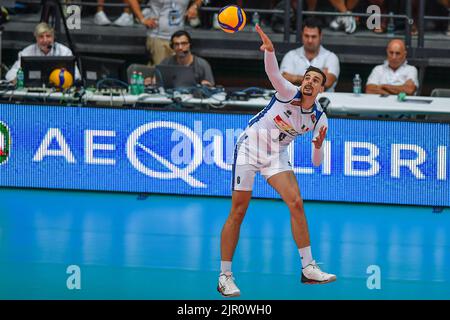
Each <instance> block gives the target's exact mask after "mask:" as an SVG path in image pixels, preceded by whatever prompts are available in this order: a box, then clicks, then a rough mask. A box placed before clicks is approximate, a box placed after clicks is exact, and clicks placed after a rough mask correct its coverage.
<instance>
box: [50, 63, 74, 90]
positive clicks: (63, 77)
mask: <svg viewBox="0 0 450 320" xmlns="http://www.w3.org/2000/svg"><path fill="white" fill-rule="evenodd" d="M49 82H50V84H51V85H53V86H55V87H56V88H58V89H68V88H70V87H71V86H72V85H73V76H72V74H71V73H70V72H69V71H67V70H66V69H64V68H58V69H55V70H53V71H52V72H51V73H50V76H49Z"/></svg>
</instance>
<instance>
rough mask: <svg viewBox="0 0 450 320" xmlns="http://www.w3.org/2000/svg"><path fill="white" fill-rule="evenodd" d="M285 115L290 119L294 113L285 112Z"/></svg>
mask: <svg viewBox="0 0 450 320" xmlns="http://www.w3.org/2000/svg"><path fill="white" fill-rule="evenodd" d="M284 115H285V116H286V117H287V118H289V117H290V116H291V115H292V111H291V110H288V111H286V112H284Z"/></svg>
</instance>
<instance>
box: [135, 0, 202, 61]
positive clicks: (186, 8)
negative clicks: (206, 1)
mask: <svg viewBox="0 0 450 320" xmlns="http://www.w3.org/2000/svg"><path fill="white" fill-rule="evenodd" d="M128 1H129V3H130V6H131V9H132V10H133V12H134V14H135V15H136V17H137V18H138V20H139V21H140V22H141V23H142V24H144V25H145V26H147V27H148V30H147V42H146V48H147V50H148V52H149V53H150V61H149V63H148V64H149V65H150V66H154V65H157V64H160V63H161V61H163V60H164V59H165V58H167V57H169V56H171V55H173V53H174V52H173V50H172V48H171V47H170V42H169V39H170V36H171V35H172V34H173V33H175V32H176V31H178V30H182V29H183V28H184V20H185V18H186V19H187V20H188V21H190V20H192V19H196V18H198V9H199V8H200V6H201V4H202V0H194V1H192V3H191V4H189V3H190V1H189V0H151V1H149V2H148V6H149V8H148V9H146V10H145V11H141V7H140V5H139V2H138V0H128Z"/></svg>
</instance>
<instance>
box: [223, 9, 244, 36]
mask: <svg viewBox="0 0 450 320" xmlns="http://www.w3.org/2000/svg"><path fill="white" fill-rule="evenodd" d="M217 21H218V22H219V25H220V27H221V28H222V30H223V31H225V32H228V33H234V32H236V31H241V30H242V29H243V28H244V27H245V23H246V21H247V18H246V16H245V12H244V10H242V9H241V8H239V7H238V6H236V5H229V6H226V7H223V8H222V9H220V11H219V14H218V16H217Z"/></svg>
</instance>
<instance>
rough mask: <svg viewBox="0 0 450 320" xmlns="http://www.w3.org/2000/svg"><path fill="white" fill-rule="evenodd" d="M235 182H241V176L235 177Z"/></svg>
mask: <svg viewBox="0 0 450 320" xmlns="http://www.w3.org/2000/svg"><path fill="white" fill-rule="evenodd" d="M236 182H237V184H240V183H241V177H239V176H238V177H237V179H236Z"/></svg>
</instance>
